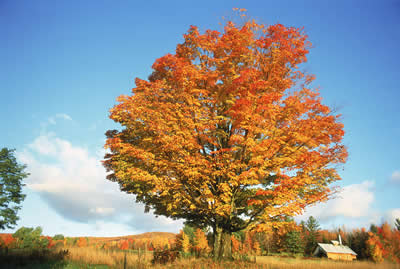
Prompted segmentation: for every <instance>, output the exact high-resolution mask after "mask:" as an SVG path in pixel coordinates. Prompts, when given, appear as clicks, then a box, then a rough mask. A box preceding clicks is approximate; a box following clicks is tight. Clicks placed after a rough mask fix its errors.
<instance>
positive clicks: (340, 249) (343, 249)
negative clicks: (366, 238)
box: [318, 243, 357, 255]
mask: <svg viewBox="0 0 400 269" xmlns="http://www.w3.org/2000/svg"><path fill="white" fill-rule="evenodd" d="M318 246H319V247H320V248H321V249H322V250H323V251H324V252H326V253H340V254H353V255H357V253H355V252H354V251H353V250H352V249H351V248H349V247H348V246H344V245H337V246H335V245H333V244H322V243H318Z"/></svg>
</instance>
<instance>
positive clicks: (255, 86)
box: [104, 21, 347, 238]
mask: <svg viewBox="0 0 400 269" xmlns="http://www.w3.org/2000/svg"><path fill="white" fill-rule="evenodd" d="M310 46H311V45H310V43H309V42H308V41H307V36H306V35H305V34H304V32H303V31H302V29H297V28H293V27H285V26H283V25H281V24H276V25H271V26H268V27H266V26H264V25H262V24H257V23H256V22H254V21H251V22H247V23H245V24H244V25H243V26H238V25H235V24H234V23H233V22H228V23H227V24H226V25H225V28H224V30H223V32H218V31H215V30H207V31H205V33H200V32H199V30H198V28H197V27H195V26H191V27H190V29H189V31H188V33H187V34H185V35H184V42H183V43H182V44H179V45H177V48H176V51H175V53H174V54H167V55H165V56H163V57H161V58H159V59H157V60H156V61H155V62H154V64H153V66H152V68H153V73H152V74H151V75H150V77H149V79H148V80H142V79H139V78H137V79H136V80H135V84H136V87H134V88H133V89H132V94H131V95H121V96H120V97H118V99H117V100H118V104H117V105H115V106H114V107H113V108H112V109H111V110H110V118H111V119H113V120H114V121H115V122H117V123H119V124H120V125H121V126H122V127H123V128H122V129H121V130H110V131H108V132H107V137H108V138H107V141H106V145H105V147H106V148H107V149H108V150H109V151H110V153H108V154H106V156H105V160H104V165H105V167H106V168H107V170H108V171H111V172H112V173H110V174H109V175H108V179H109V180H111V181H115V182H118V183H119V185H120V188H121V190H122V191H124V192H127V193H132V194H135V195H136V199H137V201H139V202H143V203H144V204H145V205H146V210H150V209H153V210H154V213H155V214H156V215H165V216H169V217H172V218H175V219H178V218H182V219H186V220H188V221H191V222H193V223H196V222H197V223H202V224H204V225H207V226H210V227H213V228H214V235H215V234H216V233H220V232H223V233H228V234H229V233H231V232H235V231H239V230H243V229H245V228H247V227H249V226H251V225H253V224H257V225H258V224H260V223H268V222H270V221H274V220H276V219H278V218H280V216H282V215H295V214H298V213H301V212H302V211H303V210H304V208H305V207H306V206H308V205H312V204H315V203H317V202H319V201H324V200H326V199H328V198H329V195H330V194H331V193H332V190H331V189H330V188H329V184H330V183H333V182H335V181H337V180H339V179H340V177H339V175H338V173H337V171H336V167H337V165H338V164H342V163H344V162H345V160H346V157H347V151H346V148H345V147H344V146H343V144H342V138H343V135H344V131H343V124H342V123H341V122H340V118H339V117H340V116H339V115H336V114H335V113H334V112H333V111H332V110H331V109H330V108H329V107H328V106H326V105H323V104H322V99H321V97H320V96H319V93H318V91H317V90H315V89H313V88H312V87H311V86H310V83H311V82H312V80H313V79H314V76H313V75H311V74H306V73H305V72H303V71H301V70H300V68H299V65H301V64H302V63H304V62H306V60H307V58H306V55H307V53H308V49H309V48H310ZM227 238H230V235H229V236H228V237H227Z"/></svg>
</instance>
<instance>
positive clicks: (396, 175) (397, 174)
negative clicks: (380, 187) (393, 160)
mask: <svg viewBox="0 0 400 269" xmlns="http://www.w3.org/2000/svg"><path fill="white" fill-rule="evenodd" d="M390 179H391V180H392V181H393V182H397V183H400V171H394V172H393V173H392V176H391V177H390Z"/></svg>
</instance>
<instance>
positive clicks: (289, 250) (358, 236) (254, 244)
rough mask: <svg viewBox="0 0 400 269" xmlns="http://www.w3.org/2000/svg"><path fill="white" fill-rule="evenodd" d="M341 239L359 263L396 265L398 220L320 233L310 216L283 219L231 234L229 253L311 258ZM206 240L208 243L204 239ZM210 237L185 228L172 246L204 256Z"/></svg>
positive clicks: (399, 258)
mask: <svg viewBox="0 0 400 269" xmlns="http://www.w3.org/2000/svg"><path fill="white" fill-rule="evenodd" d="M338 235H340V236H341V239H342V244H343V245H346V246H348V247H350V248H351V249H352V250H353V251H355V252H356V253H357V259H359V260H372V261H374V262H382V261H384V260H386V261H389V262H394V263H400V219H397V220H396V222H395V227H394V228H391V226H390V225H389V224H388V223H384V224H382V225H380V226H377V225H374V224H372V225H371V226H370V228H369V229H368V230H367V229H365V228H361V229H353V230H347V229H346V228H344V227H342V228H340V229H337V230H333V231H328V230H322V229H321V228H320V226H319V223H318V221H317V220H316V219H315V218H314V217H312V216H311V217H310V218H309V219H308V220H307V221H306V222H304V221H302V222H301V223H299V224H297V223H296V222H295V221H294V220H293V219H292V218H287V219H286V220H285V221H284V222H282V223H279V224H278V225H274V226H271V227H270V229H269V230H264V231H257V230H253V231H240V232H236V233H233V235H232V238H231V239H232V253H233V256H234V257H235V258H240V259H246V258H249V257H251V256H259V255H285V256H312V254H313V252H314V250H315V248H316V247H317V244H318V243H331V241H332V240H337V239H338ZM205 239H208V244H205V243H204V240H205ZM210 246H212V236H211V233H210V232H208V231H207V230H201V229H199V228H196V227H193V226H189V225H185V226H184V228H183V230H181V232H180V233H179V234H178V235H177V242H176V247H177V249H178V250H180V251H182V252H183V253H185V255H186V256H188V255H196V256H197V257H199V256H208V255H209V254H210V249H211V247H210Z"/></svg>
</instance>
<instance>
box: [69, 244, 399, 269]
mask: <svg viewBox="0 0 400 269" xmlns="http://www.w3.org/2000/svg"><path fill="white" fill-rule="evenodd" d="M69 253H70V254H69V256H68V257H67V259H68V260H71V261H74V262H78V263H82V264H88V265H89V264H90V265H107V266H109V267H110V268H137V269H147V268H149V269H150V268H154V269H161V268H163V269H164V268H170V269H172V268H178V269H179V268H182V269H183V268H192V269H208V268H210V269H225V268H226V269H241V268H248V269H295V268H296V269H316V268H322V269H386V268H388V269H400V265H395V264H389V263H382V264H375V263H372V262H366V261H353V262H344V261H332V260H327V259H300V258H282V257H274V256H257V258H256V262H244V261H231V262H230V261H224V262H215V261H213V260H212V259H206V258H201V259H195V258H187V259H184V258H181V259H177V260H176V261H175V262H174V263H172V264H166V265H157V264H155V265H153V264H152V263H151V260H152V258H153V256H152V253H151V252H147V253H144V252H142V253H138V252H132V251H119V250H100V249H94V248H89V247H88V248H69Z"/></svg>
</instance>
